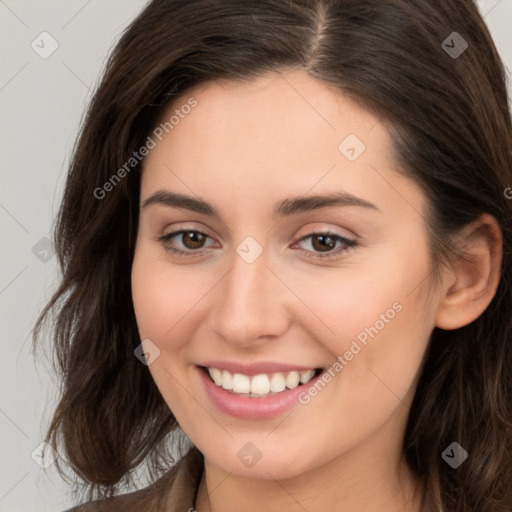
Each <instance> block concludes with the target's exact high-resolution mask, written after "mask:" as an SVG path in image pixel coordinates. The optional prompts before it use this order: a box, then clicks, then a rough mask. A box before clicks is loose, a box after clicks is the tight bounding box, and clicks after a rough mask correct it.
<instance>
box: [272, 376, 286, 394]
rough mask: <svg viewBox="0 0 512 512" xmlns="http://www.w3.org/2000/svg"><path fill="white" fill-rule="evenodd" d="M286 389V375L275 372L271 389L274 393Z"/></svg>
mask: <svg viewBox="0 0 512 512" xmlns="http://www.w3.org/2000/svg"><path fill="white" fill-rule="evenodd" d="M285 389H286V384H285V382H284V377H283V374H282V373H274V375H272V378H271V379H270V391H273V392H274V393H279V392H280V391H284V390H285Z"/></svg>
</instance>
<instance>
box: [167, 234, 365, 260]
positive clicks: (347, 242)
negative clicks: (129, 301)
mask: <svg viewBox="0 0 512 512" xmlns="http://www.w3.org/2000/svg"><path fill="white" fill-rule="evenodd" d="M184 233H199V234H200V235H203V236H205V237H208V238H210V237H209V236H208V235H207V234H206V233H203V232H202V231H198V230H195V229H181V230H179V231H173V232H172V233H169V234H168V235H164V236H162V237H161V238H160V241H161V242H162V245H163V246H164V249H165V250H166V251H169V252H171V253H173V254H175V255H176V256H183V257H187V256H202V255H203V254H204V253H205V252H207V251H204V250H193V249H190V250H188V251H182V250H181V249H176V247H172V246H170V245H168V243H169V241H170V240H171V239H172V238H174V237H175V236H178V235H182V234H184ZM316 235H327V236H330V237H332V238H334V240H335V241H336V242H342V243H343V244H344V247H338V248H337V249H333V250H332V251H329V252H327V253H312V251H308V250H305V249H302V251H303V252H306V253H308V254H309V255H308V257H309V258H314V259H332V258H335V257H336V256H339V255H340V254H342V253H344V252H347V251H348V250H349V249H354V248H355V247H357V245H358V243H357V242H356V241H355V240H352V239H350V238H346V237H344V236H341V235H338V234H336V233H331V232H330V231H315V232H313V233H309V234H308V235H306V236H303V237H302V238H300V239H299V240H298V241H297V242H295V243H294V244H293V245H296V244H298V243H300V242H303V241H304V240H307V239H308V238H311V237H312V236H316ZM311 253H312V254H311Z"/></svg>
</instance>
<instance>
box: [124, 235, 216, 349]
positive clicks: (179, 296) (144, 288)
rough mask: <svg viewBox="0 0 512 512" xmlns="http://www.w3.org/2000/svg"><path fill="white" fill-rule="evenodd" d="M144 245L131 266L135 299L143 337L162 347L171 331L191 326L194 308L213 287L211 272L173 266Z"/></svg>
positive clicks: (136, 312)
mask: <svg viewBox="0 0 512 512" xmlns="http://www.w3.org/2000/svg"><path fill="white" fill-rule="evenodd" d="M155 252H156V251H155V250H154V249H150V248H146V247H144V246H143V245H142V246H141V247H140V248H137V251H136V252H135V257H134V261H133V265H132V297H133V305H134V309H135V315H136V318H137V324H138V327H139V332H140V335H141V337H146V338H150V339H154V340H155V341H157V343H158V344H159V345H160V343H163V342H164V340H165V343H166V344H168V343H169V342H172V339H173V336H169V334H170V333H171V332H172V330H176V329H178V328H179V330H181V329H182V328H183V326H184V325H185V324H187V323H189V322H190V319H191V318H193V316H194V314H193V313H194V309H195V307H196V306H197V305H198V304H199V303H200V302H201V300H202V299H203V298H204V297H205V295H206V294H207V293H208V291H209V290H210V289H211V287H212V286H213V284H214V282H215V281H214V279H213V278H212V276H211V272H204V271H200V270H198V269H197V268H195V269H192V267H193V266H186V265H171V264H170V263H169V262H168V261H166V259H165V254H163V255H158V256H155ZM213 277H215V276H213Z"/></svg>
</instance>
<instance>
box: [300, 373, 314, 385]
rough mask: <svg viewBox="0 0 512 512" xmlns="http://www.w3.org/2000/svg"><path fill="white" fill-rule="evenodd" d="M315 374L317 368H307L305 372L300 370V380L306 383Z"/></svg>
mask: <svg viewBox="0 0 512 512" xmlns="http://www.w3.org/2000/svg"><path fill="white" fill-rule="evenodd" d="M314 375H315V370H306V371H305V372H300V381H301V382H302V384H306V383H307V382H309V381H310V380H311V379H312V378H313V376H314Z"/></svg>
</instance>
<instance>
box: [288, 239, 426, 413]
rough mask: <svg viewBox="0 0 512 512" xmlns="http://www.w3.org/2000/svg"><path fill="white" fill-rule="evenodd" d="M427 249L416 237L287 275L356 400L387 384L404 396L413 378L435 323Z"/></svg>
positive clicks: (314, 332) (314, 330)
mask: <svg viewBox="0 0 512 512" xmlns="http://www.w3.org/2000/svg"><path fill="white" fill-rule="evenodd" d="M410 247H414V248H415V249H416V250H411V249H410ZM375 254H376V253H375ZM427 254H428V253H427V248H426V247H424V246H423V244H422V240H419V241H418V243H417V244H411V245H410V246H409V247H408V248H405V247H400V248H397V247H393V248H389V249H386V250H382V251H380V252H379V254H378V255H377V254H376V257H375V258H373V257H372V260H373V261H372V262H369V261H365V263H364V265H363V264H361V265H357V266H356V265H353V266H349V265H347V266H346V267H344V268H340V269H334V268H332V269H323V270H322V272H316V274H315V278H314V279H311V276H307V278H306V276H300V275H299V274H297V275H295V276H294V284H295V287H296V288H295V289H296V290H297V295H299V296H301V297H307V300H306V301H305V302H306V304H307V306H308V308H309V309H310V310H311V311H313V312H314V313H315V315H312V314H309V315H307V318H309V320H308V321H307V324H306V325H307V327H308V330H309V332H310V333H311V334H312V336H313V337H314V339H316V340H317V341H318V342H320V343H322V345H323V346H324V347H325V348H327V349H328V351H329V352H330V353H331V354H332V361H333V363H334V362H335V361H336V360H338V362H339V363H340V364H338V365H336V367H332V368H333V373H335V374H340V375H341V374H343V377H342V378H341V379H337V381H338V385H340V386H343V387H344V386H345V385H346V383H347V382H350V388H351V389H354V388H355V389H358V390H359V391H360V392H361V395H360V396H359V397H358V400H359V405H361V403H362V401H364V399H367V400H368V401H369V402H371V401H372V394H374V396H378V394H379V393H381V392H382V393H384V394H386V393H387V394H389V389H391V390H393V393H396V394H397V395H398V396H400V397H403V396H405V395H406V394H407V392H408V390H409V388H410V386H411V384H412V383H413V381H414V378H415V376H416V374H417V371H418V368H419V366H420V364H421V360H422V357H423V354H424V352H425V350H426V346H427V342H428V339H429V336H430V333H431V332H432V329H433V325H434V318H433V317H432V315H431V314H429V313H428V311H429V307H428V306H429V303H428V299H427V294H426V293H425V289H426V286H427V284H428V280H426V279H425V278H426V277H428V275H429V268H430V267H429V261H428V257H427ZM303 318H306V315H304V316H303ZM340 357H341V360H340ZM388 388H389V389H388ZM363 390H366V393H364V392H363ZM342 402H343V401H340V403H342Z"/></svg>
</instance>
